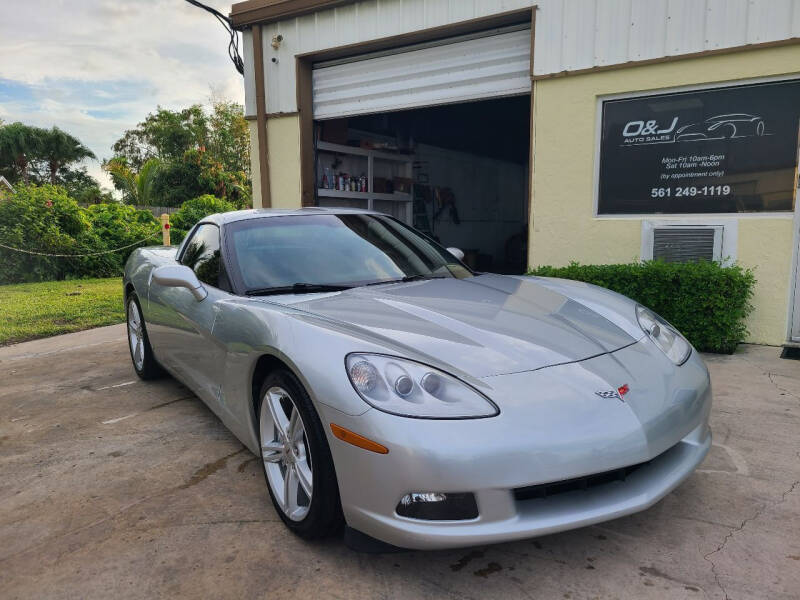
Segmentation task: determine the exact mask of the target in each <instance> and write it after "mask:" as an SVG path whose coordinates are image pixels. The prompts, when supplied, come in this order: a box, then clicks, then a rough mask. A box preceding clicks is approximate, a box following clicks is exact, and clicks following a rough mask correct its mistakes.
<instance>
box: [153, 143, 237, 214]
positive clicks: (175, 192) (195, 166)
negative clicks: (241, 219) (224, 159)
mask: <svg viewBox="0 0 800 600" xmlns="http://www.w3.org/2000/svg"><path fill="white" fill-rule="evenodd" d="M154 194H155V195H156V196H158V198H159V199H160V201H159V204H161V205H162V206H180V205H181V204H183V203H184V202H185V201H187V200H189V199H190V198H195V197H197V196H203V195H206V194H210V195H213V196H216V197H218V198H222V199H224V200H227V201H229V202H232V203H233V204H235V205H236V206H237V207H239V208H244V207H245V206H247V205H248V204H249V202H250V187H249V185H248V181H247V176H246V175H245V174H244V172H242V171H226V170H225V168H224V166H223V165H222V163H220V162H219V161H217V160H215V159H214V158H213V157H211V156H210V154H209V153H208V152H207V151H205V150H203V149H200V150H189V151H187V152H186V153H185V154H184V155H183V158H182V159H181V160H173V161H169V162H167V163H165V164H164V166H163V169H162V170H161V171H160V172H159V175H158V178H157V181H156V183H155V186H154Z"/></svg>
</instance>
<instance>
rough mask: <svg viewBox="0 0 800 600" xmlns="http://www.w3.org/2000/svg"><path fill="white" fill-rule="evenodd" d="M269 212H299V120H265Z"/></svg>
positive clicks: (295, 116)
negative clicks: (271, 210) (277, 209)
mask: <svg viewBox="0 0 800 600" xmlns="http://www.w3.org/2000/svg"><path fill="white" fill-rule="evenodd" d="M267 141H268V150H269V175H270V182H269V184H270V191H271V196H272V208H300V117H299V116H298V115H291V116H285V117H272V118H270V119H268V120H267Z"/></svg>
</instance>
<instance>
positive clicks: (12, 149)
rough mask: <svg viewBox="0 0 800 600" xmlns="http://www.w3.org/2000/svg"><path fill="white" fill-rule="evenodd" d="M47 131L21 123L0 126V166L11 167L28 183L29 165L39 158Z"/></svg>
mask: <svg viewBox="0 0 800 600" xmlns="http://www.w3.org/2000/svg"><path fill="white" fill-rule="evenodd" d="M46 133H47V131H46V130H45V129H41V128H39V127H31V126H30V125H25V124H23V123H19V122H17V123H11V124H10V125H3V126H2V127H0V167H3V166H5V167H7V168H11V169H12V170H13V171H15V174H16V175H17V176H18V177H19V178H20V179H22V181H23V183H28V181H29V179H30V172H29V167H30V164H31V162H32V161H35V160H37V159H38V158H39V156H40V154H41V151H42V143H43V139H44V136H45V134H46Z"/></svg>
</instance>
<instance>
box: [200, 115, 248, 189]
mask: <svg viewBox="0 0 800 600" xmlns="http://www.w3.org/2000/svg"><path fill="white" fill-rule="evenodd" d="M208 122H209V132H208V148H207V150H208V153H209V155H210V156H211V157H212V158H213V159H215V160H217V161H219V162H220V163H222V166H223V167H224V168H225V170H226V171H242V172H244V173H245V175H246V176H247V179H250V128H249V127H248V126H247V121H246V120H245V118H244V107H243V106H242V105H241V104H237V103H235V102H226V101H216V102H214V104H213V105H212V112H211V116H210V117H209V120H208Z"/></svg>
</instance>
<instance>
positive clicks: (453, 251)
mask: <svg viewBox="0 0 800 600" xmlns="http://www.w3.org/2000/svg"><path fill="white" fill-rule="evenodd" d="M447 251H448V252H449V253H450V254H452V255H453V256H455V257H456V258H457V259H458V260H464V253H463V252H462V251H461V250H459V249H458V248H448V249H447Z"/></svg>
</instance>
